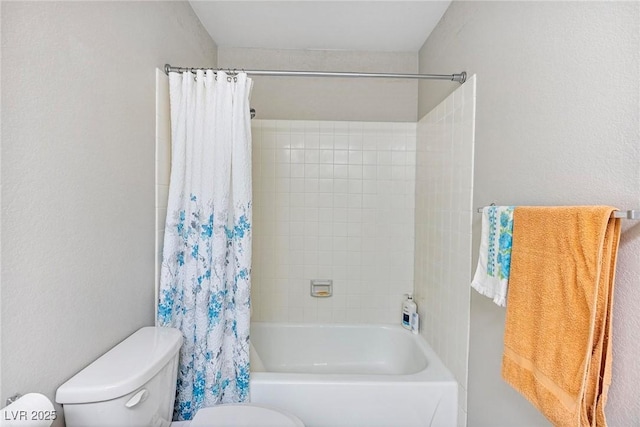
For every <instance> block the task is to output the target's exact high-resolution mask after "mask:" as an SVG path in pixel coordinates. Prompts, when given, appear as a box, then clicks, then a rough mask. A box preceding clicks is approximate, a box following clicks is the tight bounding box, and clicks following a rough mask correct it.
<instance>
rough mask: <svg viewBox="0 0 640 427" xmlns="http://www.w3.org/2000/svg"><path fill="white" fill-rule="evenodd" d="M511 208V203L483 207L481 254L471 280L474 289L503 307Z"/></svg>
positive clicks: (507, 280)
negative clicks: (509, 204)
mask: <svg viewBox="0 0 640 427" xmlns="http://www.w3.org/2000/svg"><path fill="white" fill-rule="evenodd" d="M513 210H514V207H513V206H486V207H484V208H483V209H482V234H481V236H480V255H479V257H478V267H477V269H476V274H475V276H474V277H473V281H472V282H471V286H472V287H473V288H474V289H475V290H476V291H478V292H480V293H481V294H482V295H484V296H487V297H489V298H492V299H493V302H495V303H496V304H498V305H499V306H502V307H505V306H506V304H507V286H508V284H509V268H510V266H511V242H512V240H513V239H512V236H513Z"/></svg>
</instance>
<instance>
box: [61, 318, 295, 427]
mask: <svg viewBox="0 0 640 427" xmlns="http://www.w3.org/2000/svg"><path fill="white" fill-rule="evenodd" d="M181 345H182V333H181V332H180V331H178V330H177V329H173V328H158V327H146V328H142V329H140V330H138V331H137V332H135V333H134V334H133V335H131V336H130V337H129V338H127V339H125V340H124V341H122V342H121V343H120V344H118V345H116V346H115V347H114V348H112V349H111V350H109V351H108V352H107V353H105V354H104V355H102V356H101V357H100V358H98V359H97V360H95V361H94V362H93V363H91V364H90V365H89V366H87V367H86V368H84V369H83V370H82V371H80V372H78V373H77V374H76V375H74V376H73V377H72V378H70V379H69V380H68V381H67V382H65V383H64V384H63V385H61V386H60V387H58V390H57V391H56V402H58V403H61V404H62V409H63V411H64V416H65V422H66V425H67V427H112V426H127V427H169V426H171V427H187V426H188V427H271V426H273V427H276V426H278V427H304V424H303V423H302V421H300V419H298V418H297V417H295V416H294V415H291V414H288V413H286V412H284V411H281V410H279V409H276V408H273V407H269V406H265V405H254V404H226V405H218V406H214V407H208V408H202V409H200V410H199V411H198V412H197V413H196V414H195V416H194V418H193V420H192V421H190V422H173V423H172V422H171V415H172V413H173V405H174V397H175V392H176V380H177V370H178V356H179V350H180V346H181Z"/></svg>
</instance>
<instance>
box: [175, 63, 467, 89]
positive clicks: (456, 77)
mask: <svg viewBox="0 0 640 427" xmlns="http://www.w3.org/2000/svg"><path fill="white" fill-rule="evenodd" d="M198 70H213V71H226V72H227V73H229V74H232V75H233V74H237V73H238V72H244V73H247V74H251V75H254V76H277V77H285V76H286V77H365V78H383V79H414V80H416V79H421V80H422V79H425V80H449V81H452V82H458V83H460V84H462V83H464V82H465V80H466V79H467V73H466V72H465V71H463V72H461V73H458V74H399V73H354V72H340V71H280V70H240V71H238V70H237V69H235V68H234V69H233V70H231V69H223V68H217V69H216V68H191V67H172V66H171V65H169V64H166V65H165V66H164V72H165V74H167V75H169V73H183V72H186V71H190V72H192V73H193V72H195V71H198Z"/></svg>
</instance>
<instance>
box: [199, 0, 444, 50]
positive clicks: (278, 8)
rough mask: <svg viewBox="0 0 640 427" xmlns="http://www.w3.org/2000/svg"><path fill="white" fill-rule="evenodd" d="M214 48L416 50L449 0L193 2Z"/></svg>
mask: <svg viewBox="0 0 640 427" xmlns="http://www.w3.org/2000/svg"><path fill="white" fill-rule="evenodd" d="M190 3H191V6H192V7H193V10H194V11H195V12H196V14H197V15H198V18H200V21H201V22H202V24H203V25H204V27H205V28H206V29H207V31H208V32H209V34H211V37H212V38H213V40H215V42H216V43H217V44H218V46H221V47H245V48H272V49H276V48H277V49H326V50H358V51H386V52H417V51H418V50H419V49H420V47H422V44H423V43H424V41H425V40H426V39H427V37H428V36H429V34H430V33H431V31H433V29H434V27H435V26H436V24H437V23H438V21H439V20H440V18H441V17H442V15H443V14H444V12H445V10H446V9H447V7H449V4H450V3H451V0H448V1H424V0H423V1H195V0H190Z"/></svg>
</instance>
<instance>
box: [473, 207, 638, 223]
mask: <svg viewBox="0 0 640 427" xmlns="http://www.w3.org/2000/svg"><path fill="white" fill-rule="evenodd" d="M482 209H483V208H478V210H477V212H478V213H482ZM611 218H623V219H637V220H640V210H637V209H630V210H628V211H615V212H612V213H611Z"/></svg>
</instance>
